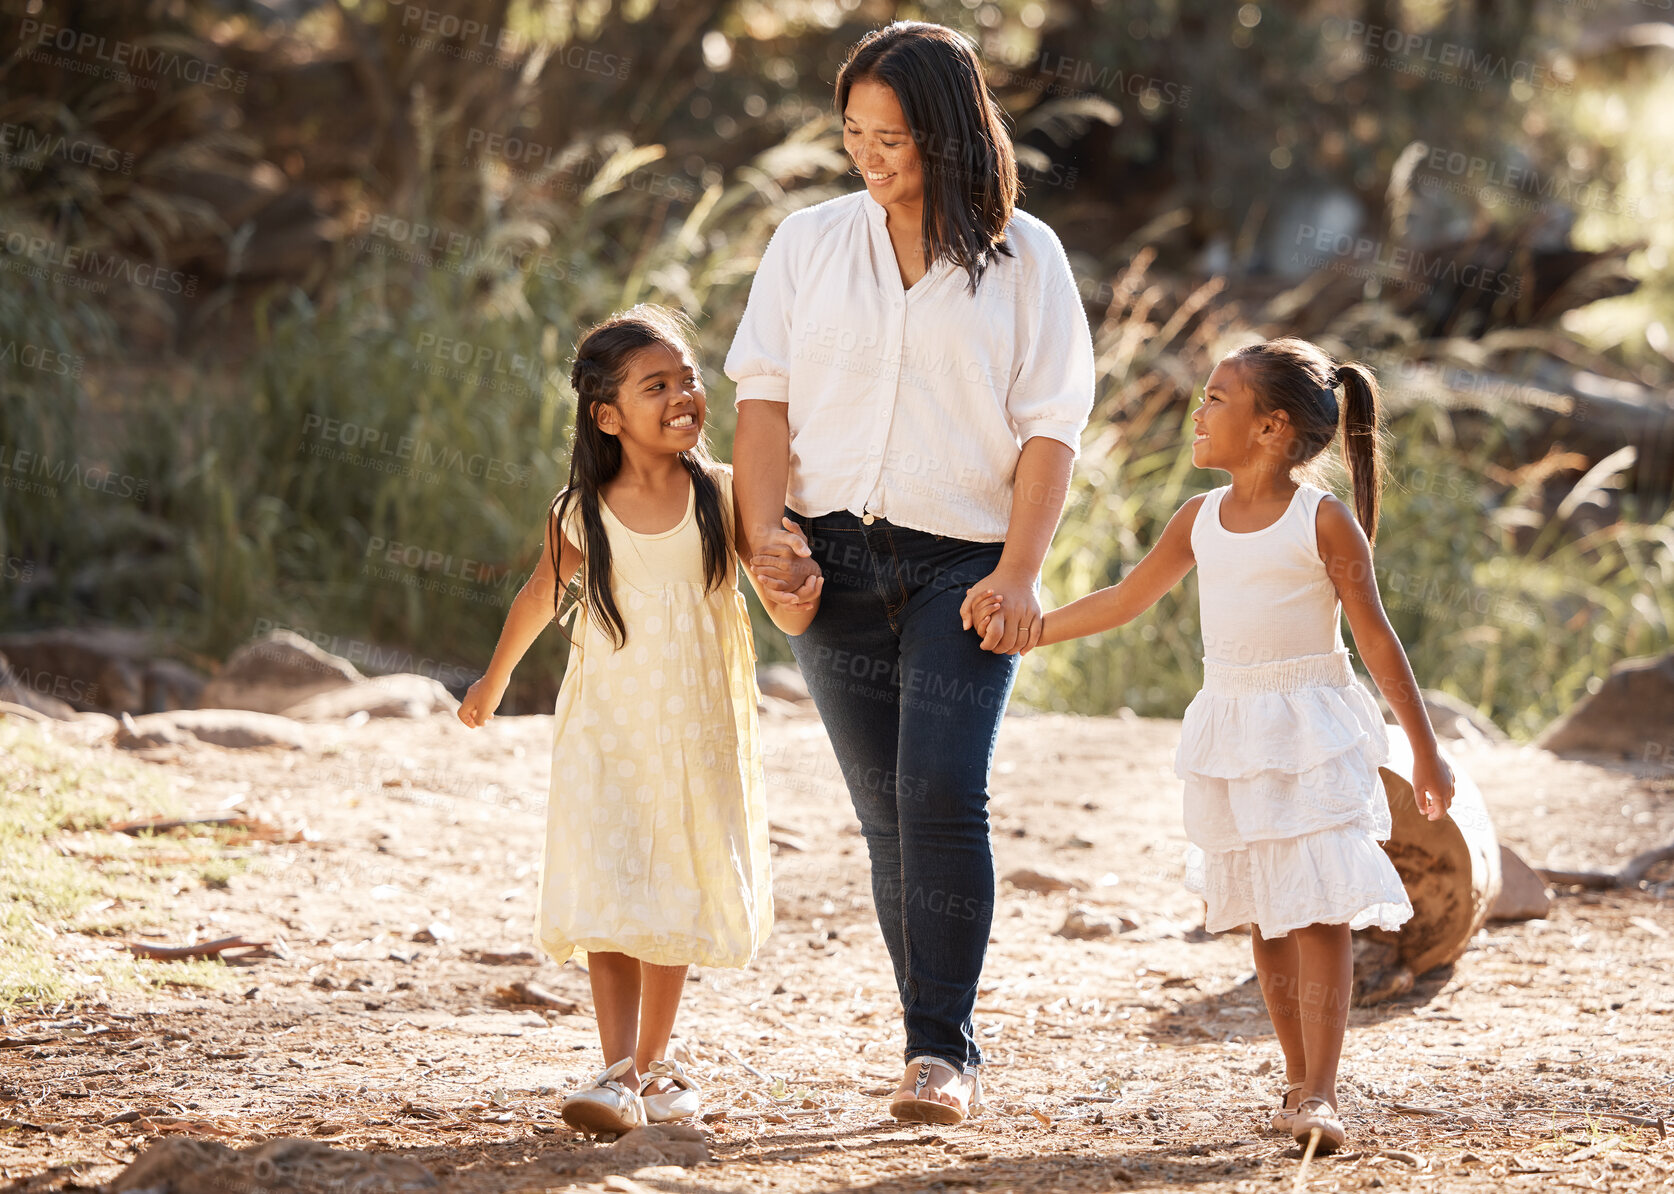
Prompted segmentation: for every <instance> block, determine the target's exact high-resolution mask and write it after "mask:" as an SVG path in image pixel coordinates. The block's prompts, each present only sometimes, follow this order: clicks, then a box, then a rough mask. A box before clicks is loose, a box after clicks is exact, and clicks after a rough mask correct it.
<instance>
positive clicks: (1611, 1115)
mask: <svg viewBox="0 0 1674 1194" xmlns="http://www.w3.org/2000/svg"><path fill="white" fill-rule="evenodd" d="M1534 1113H1540V1114H1548V1115H1580V1116H1583V1117H1586V1116H1596V1117H1598V1118H1600V1119H1619V1120H1621V1121H1622V1122H1623V1123H1630V1124H1632V1125H1633V1126H1634V1127H1636V1128H1655V1129H1656V1130H1657V1136H1658V1137H1659V1138H1661V1139H1663V1140H1666V1139H1668V1125H1667V1123H1666V1122H1665V1121H1664V1120H1663V1117H1662V1116H1660V1115H1659V1116H1657V1117H1656V1118H1655V1119H1650V1118H1648V1117H1646V1116H1643V1115H1629V1114H1627V1113H1626V1112H1624V1111H1589V1110H1588V1109H1587V1108H1585V1107H1513V1108H1511V1110H1510V1112H1509V1114H1512V1115H1523V1114H1534Z"/></svg>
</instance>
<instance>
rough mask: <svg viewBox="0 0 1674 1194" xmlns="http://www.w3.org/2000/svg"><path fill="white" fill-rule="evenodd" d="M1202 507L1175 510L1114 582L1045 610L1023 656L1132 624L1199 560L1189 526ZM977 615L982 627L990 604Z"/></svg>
mask: <svg viewBox="0 0 1674 1194" xmlns="http://www.w3.org/2000/svg"><path fill="white" fill-rule="evenodd" d="M1202 505H1203V498H1202V497H1201V496H1199V497H1194V498H1192V499H1191V500H1189V501H1188V502H1186V503H1185V505H1183V506H1181V507H1180V508H1179V509H1178V510H1176V511H1175V512H1174V517H1173V518H1170V519H1169V520H1168V525H1167V526H1166V527H1164V528H1163V533H1162V535H1161V536H1159V537H1158V539H1157V542H1156V544H1155V545H1154V546H1153V547H1152V548H1151V550H1150V551H1148V552H1146V553H1145V558H1144V559H1142V560H1140V561H1139V563H1137V564H1135V565H1134V567H1133V570H1132V571H1131V572H1129V573H1128V574H1127V575H1126V576H1124V577H1123V578H1122V579H1121V580H1120V581H1119V582H1118V583H1116V584H1114V585H1110V586H1108V587H1106V588H1103V589H1099V590H1098V591H1097V592H1094V593H1089V594H1087V595H1086V596H1085V597H1081V598H1078V599H1077V600H1075V601H1072V602H1070V603H1069V604H1068V605H1064V606H1060V607H1059V608H1057V609H1053V610H1048V611H1047V612H1046V613H1045V614H1044V615H1043V616H1042V617H1041V620H1040V623H1039V629H1038V630H1037V631H1036V636H1035V639H1034V641H1033V642H1031V643H1029V644H1028V645H1027V646H1026V647H1024V648H1023V653H1024V654H1027V653H1028V652H1029V651H1030V650H1032V649H1034V648H1035V647H1043V646H1046V645H1047V644H1049V643H1061V642H1064V641H1066V640H1067V639H1072V638H1083V637H1085V636H1087V635H1089V634H1099V633H1101V632H1103V631H1106V630H1110V629H1113V628H1114V627H1117V626H1121V625H1124V624H1125V623H1128V622H1131V621H1133V620H1134V619H1135V618H1137V617H1138V616H1139V615H1140V614H1142V613H1144V612H1145V611H1146V610H1148V609H1150V608H1151V607H1152V606H1153V605H1155V604H1156V603H1157V601H1158V600H1159V599H1160V598H1161V597H1162V595H1163V594H1164V593H1166V592H1168V591H1169V590H1170V589H1172V588H1173V587H1174V586H1175V585H1177V584H1179V583H1180V581H1181V580H1182V579H1183V578H1184V577H1185V575H1186V573H1188V572H1190V571H1191V570H1192V566H1193V565H1194V564H1195V563H1196V562H1197V560H1196V558H1195V557H1194V556H1193V555H1192V524H1193V523H1195V522H1196V521H1197V511H1198V507H1200V506H1202ZM976 612H977V618H976V619H975V622H976V624H977V627H978V629H981V627H982V625H983V624H984V623H986V621H987V614H988V613H990V612H991V611H990V609H989V605H988V604H987V603H984V604H979V605H978V606H977V607H976Z"/></svg>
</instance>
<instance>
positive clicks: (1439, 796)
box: [1316, 497, 1453, 821]
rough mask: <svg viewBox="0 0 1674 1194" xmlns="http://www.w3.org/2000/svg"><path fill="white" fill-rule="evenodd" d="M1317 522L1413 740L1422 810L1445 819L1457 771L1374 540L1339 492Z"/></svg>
mask: <svg viewBox="0 0 1674 1194" xmlns="http://www.w3.org/2000/svg"><path fill="white" fill-rule="evenodd" d="M1316 526H1317V528H1318V536H1319V554H1320V559H1321V560H1323V561H1324V562H1325V571H1326V575H1328V576H1329V577H1330V578H1331V582H1332V584H1334V585H1336V587H1337V597H1338V599H1339V600H1340V601H1342V603H1343V612H1344V613H1345V614H1346V615H1347V616H1348V624H1349V630H1350V632H1351V633H1352V634H1353V635H1354V645H1355V647H1356V648H1358V649H1359V651H1360V658H1361V659H1363V660H1364V661H1365V663H1366V670H1367V671H1369V672H1370V673H1371V674H1372V679H1373V680H1375V681H1376V682H1377V686H1378V689H1379V691H1381V692H1382V693H1383V697H1384V699H1385V700H1386V701H1388V702H1389V707H1390V708H1391V709H1393V710H1394V711H1395V720H1396V721H1398V722H1400V723H1401V729H1403V730H1404V731H1406V735H1407V741H1408V742H1410V743H1412V758H1413V775H1412V790H1413V796H1414V798H1415V799H1416V800H1417V801H1418V811H1419V812H1421V813H1423V814H1424V815H1425V816H1426V817H1428V818H1429V819H1430V820H1432V821H1435V820H1439V819H1440V818H1441V817H1442V816H1443V815H1444V814H1445V813H1446V812H1447V808H1448V806H1449V805H1450V804H1452V803H1453V771H1452V769H1451V768H1450V767H1448V765H1447V763H1446V761H1445V760H1444V759H1443V758H1442V757H1441V754H1440V752H1439V751H1438V750H1437V748H1436V733H1435V730H1434V729H1433V728H1432V727H1431V725H1430V715H1429V714H1428V713H1426V712H1425V711H1424V700H1423V698H1422V697H1421V696H1420V695H1419V691H1418V681H1417V680H1416V679H1414V677H1413V674H1412V664H1411V663H1409V662H1408V661H1407V653H1406V651H1405V650H1404V649H1402V647H1401V640H1400V639H1398V638H1396V637H1395V629H1394V627H1392V626H1391V625H1390V624H1389V615H1388V614H1386V613H1384V609H1383V600H1382V598H1381V597H1379V596H1378V582H1377V576H1376V575H1375V574H1374V572H1373V570H1372V545H1371V544H1370V543H1368V542H1367V541H1366V534H1365V532H1364V531H1362V530H1361V529H1360V524H1359V523H1358V522H1356V521H1355V520H1354V514H1353V512H1352V511H1350V510H1349V508H1348V507H1347V506H1345V505H1344V504H1343V503H1342V502H1340V501H1338V500H1337V499H1336V498H1334V497H1327V498H1325V499H1324V500H1323V501H1321V502H1320V504H1319V515H1318V518H1317V521H1316Z"/></svg>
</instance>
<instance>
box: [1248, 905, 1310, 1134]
mask: <svg viewBox="0 0 1674 1194" xmlns="http://www.w3.org/2000/svg"><path fill="white" fill-rule="evenodd" d="M1250 947H1251V952H1253V953H1254V955H1255V968H1256V978H1257V979H1258V980H1259V981H1260V983H1261V997H1262V999H1263V1000H1264V1001H1266V1003H1267V1014H1268V1015H1269V1016H1270V1017H1272V1020H1273V1035H1274V1036H1276V1037H1278V1038H1279V1048H1281V1049H1283V1050H1284V1053H1285V1082H1286V1084H1294V1083H1297V1082H1304V1081H1306V1080H1307V1077H1308V1066H1307V1061H1306V1058H1307V1052H1306V1050H1305V1049H1304V1048H1303V1043H1302V1019H1301V1016H1300V1009H1299V1008H1298V1007H1297V1003H1296V993H1297V989H1298V984H1297V978H1296V966H1297V961H1296V934H1295V933H1294V932H1291V933H1287V934H1285V935H1284V936H1283V937H1275V938H1273V939H1272V940H1271V941H1269V940H1268V939H1267V938H1265V937H1263V936H1262V935H1261V930H1260V929H1258V928H1256V926H1255V925H1251V926H1250ZM1301 1098H1302V1094H1301V1093H1298V1094H1296V1095H1294V1096H1291V1097H1290V1098H1287V1099H1286V1100H1285V1105H1286V1106H1288V1107H1295V1106H1296V1104H1297V1103H1298V1102H1299V1101H1300V1099H1301Z"/></svg>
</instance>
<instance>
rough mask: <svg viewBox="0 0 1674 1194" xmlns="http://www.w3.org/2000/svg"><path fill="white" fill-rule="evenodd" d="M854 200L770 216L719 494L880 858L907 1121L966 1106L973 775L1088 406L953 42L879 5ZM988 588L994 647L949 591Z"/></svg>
mask: <svg viewBox="0 0 1674 1194" xmlns="http://www.w3.org/2000/svg"><path fill="white" fill-rule="evenodd" d="M836 102H837V108H838V110H839V111H840V112H841V113H842V116H843V144H844V148H845V149H846V150H847V152H848V154H849V156H850V157H851V158H852V159H853V160H854V163H855V167H856V172H858V173H860V174H861V175H862V176H863V178H864V179H865V189H864V190H862V191H860V192H857V193H855V194H851V195H846V196H843V197H841V198H837V199H832V200H829V201H827V202H825V203H821V204H818V205H816V206H813V207H809V208H805V209H803V210H801V211H798V212H795V213H793V214H792V215H790V216H788V217H786V218H785V220H784V221H783V222H782V223H781V224H780V225H779V227H778V229H777V230H776V231H775V232H774V234H773V237H772V239H771V240H770V241H769V242H768V245H767V248H766V250H765V251H764V252H763V254H762V259H761V264H760V266H759V268H758V270H757V273H756V276H755V279H754V282H753V283H752V285H751V288H750V298H749V302H748V305H747V306H746V308H745V312H744V317H743V320H742V321H741V322H740V324H739V328H738V333H737V336H736V337H735V339H734V340H733V344H732V348H731V351H730V352H729V353H728V355H727V360H726V365H725V369H726V374H727V376H728V377H730V378H732V379H733V381H734V382H736V383H737V387H738V391H737V393H738V431H737V436H736V438H735V441H734V450H733V461H734V474H735V481H734V487H735V492H736V499H737V503H738V511H739V515H740V518H741V519H742V521H743V524H744V528H745V534H746V536H747V539H748V544H749V548H750V551H751V557H752V562H751V567H752V569H753V570H755V571H756V573H757V576H758V578H759V579H760V581H761V582H762V585H763V588H764V591H766V592H767V594H768V596H769V598H770V599H772V600H777V601H783V602H785V603H787V604H792V605H795V604H800V603H802V602H804V601H806V600H807V599H808V598H809V597H810V596H812V595H813V594H814V593H816V592H817V593H818V594H819V596H820V607H819V612H818V614H817V615H816V616H815V617H814V619H813V622H812V623H811V624H810V626H809V628H808V629H807V631H805V632H804V633H803V634H801V635H798V636H796V637H794V638H792V639H791V644H792V650H793V651H794V653H795V655H796V659H797V662H798V663H799V664H800V665H801V668H802V673H803V675H804V677H805V678H806V680H807V682H808V688H809V691H810V693H811V694H812V695H813V698H814V703H815V706H816V708H818V710H819V714H820V718H821V720H822V721H823V722H824V723H825V727H826V732H827V733H828V734H829V735H830V737H831V743H832V747H833V749H834V750H835V751H836V754H837V758H838V760H839V762H840V763H841V765H842V768H843V774H844V779H845V781H846V783H847V785H848V788H849V794H850V797H851V798H852V799H853V801H854V808H855V813H856V815H857V816H858V817H859V819H860V825H861V831H862V833H863V834H864V836H865V838H866V844H867V849H868V851H869V853H870V856H871V864H872V894H873V899H874V901H875V902H876V905H877V911H878V924H879V927H880V928H881V929H882V931H883V937H884V941H885V943H886V944H887V946H888V948H889V955H890V960H891V961H892V962H893V964H894V967H895V979H896V984H897V987H898V988H899V992H900V997H901V1006H902V1012H903V1019H904V1025H905V1029H906V1062H907V1066H906V1072H905V1074H904V1075H903V1077H902V1079H901V1083H900V1087H899V1088H898V1089H897V1091H896V1093H895V1097H894V1099H893V1100H892V1102H891V1105H890V1110H891V1113H892V1114H894V1115H895V1116H896V1117H897V1118H898V1119H905V1120H918V1121H927V1122H934V1123H958V1122H960V1121H961V1120H963V1119H964V1118H965V1116H966V1114H967V1113H968V1112H969V1110H970V1109H971V1108H972V1107H973V1106H974V1105H976V1104H978V1103H980V1102H981V1083H980V1079H979V1078H978V1071H977V1067H978V1066H979V1065H980V1064H981V1061H982V1052H981V1050H980V1049H979V1047H978V1045H977V1041H976V1038H975V1036H974V1035H973V1033H972V1025H971V1012H972V1008H973V1006H974V1005H975V1002H976V992H977V982H978V979H979V978H980V976H981V973H982V962H983V956H984V954H985V952H986V950H987V945H988V932H989V927H990V922H991V920H992V918H993V909H994V860H993V850H992V847H991V845H990V842H989V838H988V813H987V801H988V774H989V768H990V764H991V762H992V759H993V751H994V741H995V738H996V737H997V735H998V733H999V727H1000V718H1001V715H1002V714H1003V713H1004V711H1005V705H1006V700H1007V698H1008V697H1009V696H1010V693H1011V685H1012V681H1013V679H1014V677H1015V675H1016V670H1017V661H1018V655H1017V652H1019V651H1020V650H1022V649H1023V648H1025V647H1027V646H1030V645H1032V644H1033V643H1034V642H1035V641H1036V639H1038V637H1039V634H1040V629H1039V626H1040V618H1041V609H1040V604H1039V602H1038V600H1037V599H1036V594H1035V589H1036V587H1037V584H1038V580H1039V574H1040V566H1041V561H1042V560H1043V559H1044V557H1045V555H1046V549H1047V545H1048V543H1049V542H1050V540H1051V538H1052V532H1053V529H1054V528H1055V527H1056V525H1057V522H1058V517H1059V515H1060V514H1061V513H1062V510H1063V502H1064V498H1065V495H1066V493H1067V491H1068V484H1069V477H1070V470H1071V468H1072V466H1073V464H1074V461H1075V457H1076V454H1077V452H1078V445H1079V443H1080V438H1081V431H1082V428H1083V427H1084V426H1085V425H1086V421H1087V416H1088V413H1089V411H1090V409H1091V407H1092V400H1093V351H1092V337H1091V335H1090V333H1089V331H1088V328H1087V319H1086V315H1085V313H1084V311H1083V310H1082V307H1081V301H1080V296H1079V294H1078V293H1077V290H1076V286H1075V278H1074V276H1073V275H1072V274H1071V272H1070V268H1069V262H1068V259H1067V258H1066V257H1065V256H1064V251H1063V247H1062V245H1060V244H1059V242H1058V238H1057V237H1056V236H1055V235H1054V234H1053V232H1052V230H1051V229H1049V228H1048V227H1047V226H1046V225H1045V224H1043V223H1041V222H1040V221H1039V220H1037V219H1035V218H1034V217H1033V216H1030V215H1028V214H1027V213H1026V212H1022V211H1017V210H1015V209H1014V205H1015V201H1016V198H1017V166H1016V159H1015V157H1014V155H1013V152H1012V146H1011V140H1010V138H1009V136H1008V134H1007V133H1006V131H1005V128H1004V125H1003V123H1002V117H1001V113H1000V110H999V107H998V105H997V104H996V103H995V102H994V100H993V97H992V96H991V95H990V94H989V92H988V89H987V86H986V84H985V82H984V80H983V75H982V68H981V64H980V63H979V62H978V60H977V57H976V53H975V50H974V48H973V47H972V45H971V44H970V42H969V41H967V40H966V39H965V38H964V37H962V36H961V35H960V34H958V33H956V32H954V31H953V30H950V29H946V28H943V27H942V26H940V25H932V24H925V23H921V22H905V21H903V22H897V23H895V24H892V25H890V26H888V27H886V28H884V29H881V30H877V31H874V32H873V33H870V34H868V35H867V36H866V37H864V38H862V39H861V40H860V42H859V43H857V44H856V46H855V47H854V49H853V51H852V52H851V53H850V55H849V58H848V60H847V61H846V62H845V63H844V64H843V66H842V68H841V70H840V71H839V72H838V76H837V94H836ZM973 587H980V588H983V589H989V588H992V589H994V590H995V591H997V592H998V593H999V594H1000V595H1001V598H1002V601H1001V605H1000V611H999V614H998V616H996V617H995V618H994V619H993V620H992V621H991V622H990V623H989V625H988V630H987V633H986V635H985V636H979V635H978V634H977V632H976V631H974V630H972V629H970V627H971V618H970V611H969V608H968V606H967V605H966V603H965V595H966V592H967V590H970V589H972V588H973Z"/></svg>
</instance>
